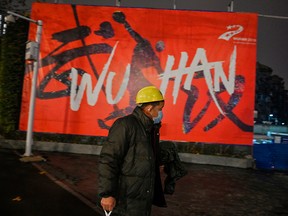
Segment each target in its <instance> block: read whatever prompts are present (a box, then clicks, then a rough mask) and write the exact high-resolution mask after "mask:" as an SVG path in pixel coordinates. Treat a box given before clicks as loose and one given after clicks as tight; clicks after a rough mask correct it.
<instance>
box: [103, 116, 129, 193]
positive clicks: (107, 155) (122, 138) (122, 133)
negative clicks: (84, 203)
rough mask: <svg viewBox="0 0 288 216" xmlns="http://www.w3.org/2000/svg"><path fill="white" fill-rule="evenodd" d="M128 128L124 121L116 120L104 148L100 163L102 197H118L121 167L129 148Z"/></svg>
mask: <svg viewBox="0 0 288 216" xmlns="http://www.w3.org/2000/svg"><path fill="white" fill-rule="evenodd" d="M126 126H127V125H126V124H124V122H123V119H118V120H116V121H115V123H114V124H113V125H112V127H111V128H110V130H109V134H108V139H107V141H106V142H105V143H104V145H103V147H102V151H101V154H100V161H99V191H98V192H99V196H100V197H109V196H113V197H116V195H117V190H118V180H119V174H120V171H121V165H122V162H123V158H124V157H125V155H126V152H127V149H128V146H129V141H128V140H127V135H126V134H127V127H126Z"/></svg>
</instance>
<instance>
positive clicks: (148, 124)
mask: <svg viewBox="0 0 288 216" xmlns="http://www.w3.org/2000/svg"><path fill="white" fill-rule="evenodd" d="M132 114H133V115H134V116H136V118H137V119H139V120H140V122H141V123H142V124H143V125H144V127H145V130H149V131H150V130H151V129H152V127H153V124H154V122H153V120H152V119H150V118H149V117H148V116H146V115H145V113H144V112H143V111H142V110H141V108H140V107H135V109H134V110H133V113H132Z"/></svg>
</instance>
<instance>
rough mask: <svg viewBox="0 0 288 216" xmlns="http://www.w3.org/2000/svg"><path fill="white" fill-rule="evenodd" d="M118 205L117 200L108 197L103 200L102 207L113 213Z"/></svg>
mask: <svg viewBox="0 0 288 216" xmlns="http://www.w3.org/2000/svg"><path fill="white" fill-rule="evenodd" d="M115 205H116V199H115V198H114V197H111V196H110V197H106V198H102V199H101V206H102V208H103V209H104V210H106V211H112V210H113V208H114V207H115Z"/></svg>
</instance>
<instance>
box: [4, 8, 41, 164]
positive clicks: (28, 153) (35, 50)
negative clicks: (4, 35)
mask: <svg viewBox="0 0 288 216" xmlns="http://www.w3.org/2000/svg"><path fill="white" fill-rule="evenodd" d="M7 13H8V14H9V15H7V16H6V17H5V22H7V23H9V22H15V17H18V18H21V19H24V20H27V21H29V22H32V23H35V24H36V25H37V31H36V37H35V42H33V41H32V43H30V44H29V46H30V47H29V50H30V52H33V53H30V55H29V56H30V57H31V56H34V59H33V58H32V59H31V58H30V57H29V60H33V77H32V85H31V93H30V104H29V113H28V126H27V135H26V146H25V153H24V155H23V156H25V157H31V156H32V144H33V138H32V136H33V125H34V112H35V98H36V87H37V77H38V69H39V68H38V67H39V66H38V65H39V52H40V42H41V34H42V25H43V22H42V21H41V20H33V19H30V18H27V17H25V16H22V15H20V14H17V13H14V12H12V11H7ZM27 45H28V44H27ZM32 47H33V48H32ZM26 59H27V53H26ZM38 159H39V158H38ZM35 160H37V158H33V157H32V158H31V161H35ZM40 160H42V158H40ZM26 161H29V159H28V158H27V160H26Z"/></svg>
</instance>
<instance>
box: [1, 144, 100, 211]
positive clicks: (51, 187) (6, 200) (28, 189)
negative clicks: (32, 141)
mask: <svg viewBox="0 0 288 216" xmlns="http://www.w3.org/2000/svg"><path fill="white" fill-rule="evenodd" d="M19 158H20V157H19V156H18V155H17V154H16V152H14V151H13V150H11V149H9V150H8V149H2V148H0V169H1V172H0V183H1V185H0V215H1V216H79V215H81V216H97V212H96V211H95V210H94V209H93V208H92V206H91V205H88V204H89V203H87V202H83V201H81V200H79V198H81V196H76V195H77V194H75V193H74V194H72V193H73V191H70V190H69V188H66V187H65V185H62V187H60V185H61V182H59V184H56V183H55V182H53V180H52V179H53V177H52V176H51V177H52V179H49V178H48V177H49V174H48V173H45V172H44V171H43V170H39V169H37V167H35V166H37V164H36V163H23V162H20V160H19ZM64 188H66V189H67V190H66V189H64ZM71 192H72V193H71ZM98 215H99V214H98Z"/></svg>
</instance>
